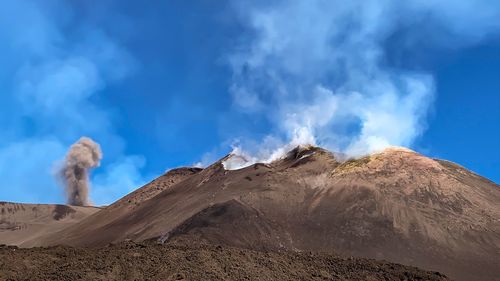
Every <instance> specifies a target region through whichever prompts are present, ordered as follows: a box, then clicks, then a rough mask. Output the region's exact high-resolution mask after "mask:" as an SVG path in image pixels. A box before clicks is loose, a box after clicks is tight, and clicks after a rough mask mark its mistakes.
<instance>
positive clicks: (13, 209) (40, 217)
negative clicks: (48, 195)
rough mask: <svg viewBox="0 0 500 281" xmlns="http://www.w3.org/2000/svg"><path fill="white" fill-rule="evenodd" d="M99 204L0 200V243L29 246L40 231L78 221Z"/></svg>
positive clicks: (94, 211) (48, 232) (54, 228)
mask: <svg viewBox="0 0 500 281" xmlns="http://www.w3.org/2000/svg"><path fill="white" fill-rule="evenodd" d="M97 211H99V208H95V207H75V206H66V205H51V204H21V203H9V202H0V244H8V245H17V246H24V247H29V246H32V244H33V243H34V242H33V241H35V242H36V240H37V238H38V237H40V236H43V235H50V234H52V233H54V232H56V231H59V230H61V229H63V228H66V227H68V226H70V225H72V224H75V223H77V222H79V221H80V220H82V219H84V218H85V217H87V216H89V215H91V214H93V213H96V212H97Z"/></svg>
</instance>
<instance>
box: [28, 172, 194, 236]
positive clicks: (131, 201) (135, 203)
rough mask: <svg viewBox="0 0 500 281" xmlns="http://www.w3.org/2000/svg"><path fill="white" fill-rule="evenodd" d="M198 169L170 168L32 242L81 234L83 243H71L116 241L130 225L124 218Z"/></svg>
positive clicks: (140, 223) (145, 221)
mask: <svg viewBox="0 0 500 281" xmlns="http://www.w3.org/2000/svg"><path fill="white" fill-rule="evenodd" d="M201 170H202V169H200V168H177V169H173V170H170V171H168V172H167V173H166V174H164V175H162V176H160V177H159V178H157V179H155V180H153V181H152V182H150V183H148V184H146V185H145V186H143V187H141V188H138V189H137V190H135V191H134V192H132V193H130V194H128V195H127V196H125V197H123V198H121V199H120V200H118V201H116V202H115V203H113V204H111V205H109V206H107V207H106V208H103V209H102V210H101V211H100V212H98V213H95V214H94V215H93V216H90V217H88V218H87V219H85V220H83V221H82V222H81V223H79V224H77V225H74V226H70V227H68V228H66V229H64V230H63V231H61V232H60V233H58V234H57V235H46V236H43V237H41V238H40V239H38V240H37V241H36V243H35V244H34V245H35V246H44V245H47V244H59V242H60V241H61V242H62V243H66V241H68V240H71V239H72V236H74V235H77V236H80V237H82V238H83V239H84V240H85V242H84V243H74V244H78V245H83V244H84V245H105V244H106V243H108V242H112V241H118V239H116V237H117V236H118V237H121V238H123V239H125V238H126V237H125V236H124V235H125V234H127V231H128V229H130V228H131V227H133V226H132V225H127V224H123V221H124V220H125V221H126V220H127V219H128V218H129V217H130V216H133V214H134V213H135V212H137V210H139V209H141V208H142V207H143V204H144V203H145V202H148V200H149V199H151V198H153V197H155V196H156V195H157V194H159V193H161V192H163V191H165V190H168V189H169V188H171V187H172V186H175V185H176V184H177V183H179V182H182V181H183V180H185V179H186V178H189V177H191V176H193V175H195V174H196V173H198V172H200V171H201ZM146 223H148V222H147V220H144V221H139V222H138V224H139V225H141V226H142V225H144V224H146ZM60 239H61V240H60ZM123 239H122V240H123Z"/></svg>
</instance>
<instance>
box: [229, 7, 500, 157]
mask: <svg viewBox="0 0 500 281" xmlns="http://www.w3.org/2000/svg"><path fill="white" fill-rule="evenodd" d="M497 2H498V1H497ZM235 9H236V12H237V15H238V18H239V21H240V23H241V24H242V25H243V26H244V27H245V28H246V30H247V33H246V35H245V36H242V38H240V41H239V42H241V43H240V44H239V45H238V46H237V47H236V48H234V49H233V50H232V51H231V52H230V55H228V61H229V65H230V67H231V69H232V72H233V76H232V83H231V86H230V93H231V95H232V98H233V104H234V108H236V109H237V110H239V111H241V112H243V113H244V114H247V115H254V116H264V117H265V118H266V119H267V120H268V121H269V123H270V124H271V130H270V131H271V132H272V133H270V135H269V136H266V138H267V140H266V139H264V140H263V141H262V144H260V143H259V144H257V145H253V144H252V142H248V144H247V143H242V144H241V145H242V146H243V148H238V150H235V152H241V151H243V152H246V154H247V155H251V156H256V157H257V158H258V159H259V161H261V160H262V161H265V160H266V159H269V155H272V154H276V153H275V152H279V151H286V149H282V147H283V146H288V147H290V146H291V145H288V144H287V143H291V144H293V145H299V144H317V145H321V146H323V147H325V148H327V149H330V150H333V151H340V152H343V153H345V154H347V155H349V156H352V157H358V156H362V155H366V154H369V153H372V152H375V151H379V150H382V149H384V148H386V147H388V146H392V145H395V146H411V145H412V144H413V143H414V141H415V140H416V139H417V138H418V137H419V136H420V135H421V134H422V133H423V132H424V130H425V128H426V118H427V113H428V112H429V109H430V108H432V105H433V101H434V98H435V94H436V87H435V79H434V75H433V73H432V72H430V71H429V70H427V69H426V68H425V67H421V66H419V65H416V64H415V65H414V64H413V62H409V63H401V61H402V60H400V59H399V58H398V57H397V56H395V55H394V54H395V53H401V54H405V57H412V56H413V55H414V54H416V55H418V54H421V50H422V49H426V48H429V47H432V48H435V49H440V50H447V49H453V50H456V49H457V48H465V47H467V46H473V45H474V44H477V43H478V42H481V41H482V40H485V39H487V38H491V37H492V36H496V35H498V34H499V33H500V21H499V20H498V18H499V17H500V6H499V5H498V4H495V1H490V0H474V1H472V0H463V1H453V0H442V1H421V0H408V1H396V0H383V1H380V0H353V1H340V0H331V1H325V0H310V1H300V0H288V1H281V0H278V1H248V2H246V1H241V2H237V4H235ZM471 11H473V12H471ZM422 42H425V44H423V43H422ZM269 139H271V141H269ZM266 144H271V145H270V146H267V145H266ZM249 146H250V147H249ZM263 147H264V149H263ZM244 150H246V151H244ZM259 155H263V157H260V156H259ZM246 158H248V157H246Z"/></svg>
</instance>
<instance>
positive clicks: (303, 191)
mask: <svg viewBox="0 0 500 281" xmlns="http://www.w3.org/2000/svg"><path fill="white" fill-rule="evenodd" d="M229 157H231V156H228V157H226V158H224V159H222V160H221V161H218V162H216V163H214V164H213V165H211V166H209V167H207V168H206V169H204V170H189V169H187V170H186V169H181V170H180V171H182V173H181V176H180V177H178V178H177V180H175V181H172V182H170V180H169V176H167V175H166V177H165V178H163V179H161V178H160V179H158V181H156V182H153V183H151V185H147V186H145V187H143V188H144V189H150V188H151V186H152V185H154V184H158V183H162V182H163V183H165V181H167V182H170V184H166V185H165V186H164V188H163V189H161V190H159V192H158V193H157V194H153V196H147V197H146V198H145V199H144V200H133V199H127V200H120V201H118V202H117V203H115V204H113V205H111V206H109V207H108V208H106V209H105V210H103V211H101V212H98V213H96V214H94V215H92V216H89V217H87V218H86V219H84V220H82V221H81V222H79V223H77V224H75V225H72V226H70V227H68V228H66V229H63V230H62V231H60V232H58V233H56V234H54V235H47V236H45V237H43V238H42V239H39V240H38V245H54V244H59V243H63V244H67V245H73V246H104V245H106V244H108V243H109V242H120V241H124V240H126V239H132V240H134V241H143V240H146V239H152V238H155V239H158V240H160V241H169V242H175V241H177V240H179V239H181V240H193V241H194V240H196V241H198V240H201V241H205V242H210V243H218V244H225V245H229V246H238V247H245V248H249V249H258V250H280V249H283V250H292V251H327V252H337V253H340V254H342V255H353V256H359V257H367V258H375V259H385V260H389V261H394V262H398V263H403V264H407V265H413V266H419V267H422V268H424V269H429V270H436V271H441V272H443V273H445V274H447V275H449V276H451V277H452V278H454V279H457V280H495V278H498V276H500V267H499V266H498V260H500V204H499V202H500V188H499V186H498V185H497V184H495V183H493V182H491V181H488V180H486V179H484V178H482V177H480V176H478V175H476V174H474V173H472V172H470V171H468V170H466V169H464V168H463V167H460V166H458V165H456V164H453V163H450V162H447V161H442V160H435V159H431V158H427V157H425V156H422V155H420V154H418V153H415V152H413V151H411V150H407V149H404V148H390V149H386V150H384V151H382V152H380V153H376V154H373V155H370V156H366V157H363V158H360V159H355V160H348V161H338V160H337V159H336V157H335V156H334V155H333V154H331V153H330V152H328V151H326V150H323V149H321V148H317V147H298V148H296V149H294V150H293V151H291V152H290V153H289V154H288V155H287V157H285V158H283V159H280V160H277V161H275V162H273V163H270V164H255V165H252V166H249V167H246V168H243V169H239V170H226V169H225V168H224V165H223V162H224V161H225V160H227V159H228V158H229ZM115 209H119V210H121V211H120V212H119V213H120V215H115V214H114V213H113V212H115V211H113V210H115ZM124 210H125V211H124Z"/></svg>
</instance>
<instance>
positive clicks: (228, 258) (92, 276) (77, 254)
mask: <svg viewBox="0 0 500 281" xmlns="http://www.w3.org/2000/svg"><path fill="white" fill-rule="evenodd" d="M0 280H449V279H448V278H446V277H445V276H444V275H442V274H440V273H438V272H429V271H423V270H420V269H418V268H415V267H409V266H403V265H399V264H393V263H388V262H381V261H375V260H369V259H358V258H342V257H338V256H334V255H331V254H321V253H295V252H259V251H252V250H247V249H240V248H230V247H221V246H215V245H204V244H197V245H196V244H195V245H193V244H191V245H189V246H187V245H186V244H184V243H183V244H180V243H176V244H173V243H169V244H164V245H160V244H156V243H154V242H144V243H133V242H123V243H120V244H117V245H110V246H108V247H103V248H97V249H90V248H71V247H63V246H57V247H50V248H30V249H20V248H15V247H1V248H0Z"/></svg>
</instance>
